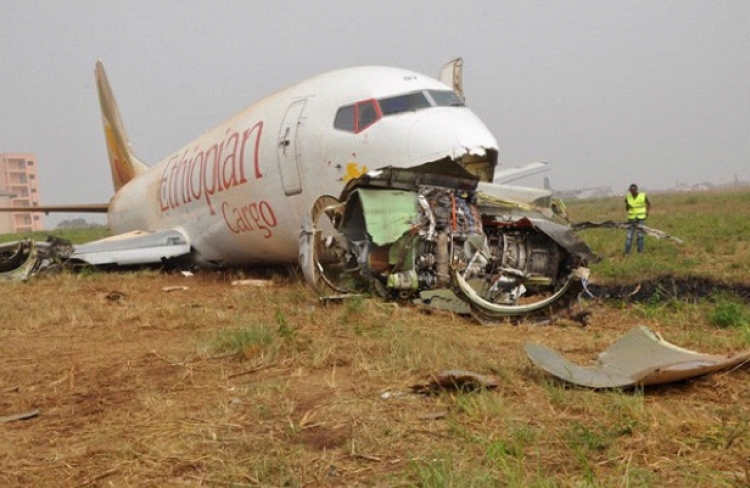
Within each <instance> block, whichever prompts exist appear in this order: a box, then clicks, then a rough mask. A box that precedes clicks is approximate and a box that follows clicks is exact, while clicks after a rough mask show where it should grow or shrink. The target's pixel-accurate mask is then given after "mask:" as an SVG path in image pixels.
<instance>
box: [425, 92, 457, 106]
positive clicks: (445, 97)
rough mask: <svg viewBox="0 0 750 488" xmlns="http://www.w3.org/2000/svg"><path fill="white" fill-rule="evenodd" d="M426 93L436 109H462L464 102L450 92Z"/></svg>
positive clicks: (454, 93)
mask: <svg viewBox="0 0 750 488" xmlns="http://www.w3.org/2000/svg"><path fill="white" fill-rule="evenodd" d="M427 93H428V94H429V95H430V98H432V100H433V101H434V102H435V105H436V106H438V107H463V106H464V101H463V100H461V97H459V96H458V95H456V92H454V91H451V90H428V91H427Z"/></svg>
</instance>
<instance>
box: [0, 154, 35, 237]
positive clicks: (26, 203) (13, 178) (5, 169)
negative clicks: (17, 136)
mask: <svg viewBox="0 0 750 488" xmlns="http://www.w3.org/2000/svg"><path fill="white" fill-rule="evenodd" d="M2 195H5V196H2ZM0 205H2V206H11V207H18V209H19V211H18V212H12V213H8V214H5V215H6V217H3V216H2V215H0V233H2V234H12V233H19V232H30V231H36V230H44V220H43V219H42V215H40V214H39V213H31V212H24V211H23V209H24V208H30V207H38V206H39V180H38V178H37V164H36V156H34V154H31V153H0Z"/></svg>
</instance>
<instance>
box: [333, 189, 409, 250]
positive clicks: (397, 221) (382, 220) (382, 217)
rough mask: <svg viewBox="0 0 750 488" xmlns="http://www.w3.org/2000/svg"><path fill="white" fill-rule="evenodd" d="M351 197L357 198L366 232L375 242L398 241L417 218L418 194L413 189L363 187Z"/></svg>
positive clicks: (378, 243) (376, 243)
mask: <svg viewBox="0 0 750 488" xmlns="http://www.w3.org/2000/svg"><path fill="white" fill-rule="evenodd" d="M351 197H358V198H359V202H360V204H361V205H362V212H363V214H364V217H365V225H366V228H367V232H368V233H369V234H370V238H371V239H372V242H373V244H375V245H378V246H382V245H385V244H390V243H392V242H395V241H397V240H398V239H399V238H400V237H401V236H402V235H403V234H405V233H406V232H408V231H409V229H411V227H412V225H414V222H416V220H417V197H416V195H415V194H414V193H413V192H406V191H401V190H384V191H383V190H368V189H364V188H363V189H360V190H357V191H356V192H354V193H352V195H351ZM345 218H346V216H345Z"/></svg>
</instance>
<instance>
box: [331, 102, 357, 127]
mask: <svg viewBox="0 0 750 488" xmlns="http://www.w3.org/2000/svg"><path fill="white" fill-rule="evenodd" d="M333 126H334V127H335V128H337V129H341V130H346V131H349V132H354V130H355V128H354V105H349V106H347V107H341V108H340V109H339V110H338V112H336V119H335V120H334V122H333Z"/></svg>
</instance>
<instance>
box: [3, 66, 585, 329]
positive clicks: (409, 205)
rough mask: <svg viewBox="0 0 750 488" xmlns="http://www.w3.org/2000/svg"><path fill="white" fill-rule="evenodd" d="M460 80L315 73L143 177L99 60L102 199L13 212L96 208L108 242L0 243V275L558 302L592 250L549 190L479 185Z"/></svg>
mask: <svg viewBox="0 0 750 488" xmlns="http://www.w3.org/2000/svg"><path fill="white" fill-rule="evenodd" d="M461 66H462V62H461V60H460V59H457V60H454V61H452V62H450V63H448V64H446V65H445V66H444V67H443V68H442V70H441V76H440V78H441V79H440V80H438V79H433V78H430V77H427V76H424V75H421V74H419V73H415V72H412V71H407V70H403V69H397V68H386V67H379V66H369V67H357V68H347V69H342V70H338V71H333V72H330V73H325V74H322V75H318V76H316V77H313V78H310V79H307V80H305V81H302V82H300V83H298V84H296V85H293V86H291V87H288V88H286V89H284V90H281V91H279V92H277V93H275V94H273V95H271V96H268V97H266V98H264V99H262V100H260V101H259V102H257V103H255V104H254V105H252V106H250V107H249V108H247V109H245V110H244V111H242V112H240V113H239V114H237V115H235V116H233V117H231V118H230V119H228V120H227V121H226V122H224V123H222V124H220V125H219V126H217V127H215V128H214V129H212V130H210V131H208V132H207V133H206V134H204V135H202V136H201V137H199V138H198V139H196V140H194V141H193V142H191V143H189V144H187V145H186V146H184V147H183V148H182V149H180V150H178V151H176V152H174V153H172V154H171V155H169V156H167V157H166V158H165V159H164V160H162V161H161V162H159V163H158V164H156V165H154V166H147V165H146V164H145V163H143V162H141V161H140V160H139V159H138V158H137V157H136V156H135V155H134V154H133V152H132V151H131V145H130V141H129V140H128V137H127V135H126V133H125V129H124V127H123V123H122V120H121V117H120V114H119V110H118V108H117V104H116V103H115V99H114V96H113V94H112V91H111V88H110V85H109V82H108V80H107V77H106V75H105V73H104V68H103V66H102V64H101V62H99V63H97V65H96V69H95V74H96V82H97V88H98V92H99V100H100V105H101V112H102V121H103V126H104V135H105V142H106V145H107V150H108V154H109V163H110V168H111V173H112V181H113V184H114V188H115V195H114V196H113V198H112V199H111V200H110V202H109V203H107V204H95V205H68V206H42V207H36V208H34V209H24V211H28V210H33V211H43V212H73V211H75V212H81V211H89V212H106V214H107V222H108V226H109V229H110V232H112V233H113V234H114V235H113V236H112V237H109V238H106V239H102V240H100V241H95V242H91V243H87V244H82V245H75V246H72V247H68V246H65V245H63V244H60V243H59V242H51V243H29V242H26V241H24V242H18V243H13V244H6V245H4V246H2V247H0V257H2V258H5V259H0V261H2V263H0V265H2V271H3V273H4V274H5V276H6V277H7V276H11V277H15V278H18V279H24V277H28V276H29V275H30V274H33V273H34V272H35V270H38V269H40V268H42V267H43V266H44V263H49V262H52V261H55V260H57V259H63V260H67V261H70V262H74V263H75V262H78V263H88V264H92V265H140V264H153V263H163V262H177V263H186V264H187V265H195V266H208V267H227V266H251V265H265V264H279V263H289V262H298V261H299V263H300V264H301V266H302V269H303V271H304V275H305V277H306V279H307V281H308V282H309V283H310V284H311V285H313V286H314V287H315V288H316V289H318V290H319V291H321V293H329V292H333V293H344V292H346V293H349V292H354V293H361V292H368V293H376V294H378V295H381V296H384V297H388V298H401V299H404V298H415V297H420V296H421V297H422V298H423V299H424V300H429V298H427V295H426V293H428V292H433V291H435V290H448V291H451V292H452V293H454V294H455V296H457V297H458V298H460V299H461V300H463V301H465V302H466V303H468V304H469V305H470V307H471V309H472V311H473V312H474V313H476V314H478V315H480V316H482V317H490V318H493V317H499V316H506V315H519V314H526V313H532V312H536V311H541V310H546V309H548V308H549V307H551V306H553V305H555V304H557V303H558V302H564V300H563V298H566V297H570V296H572V294H574V293H575V291H576V290H577V289H579V285H580V282H581V280H582V279H583V280H585V278H586V270H585V266H586V264H587V262H588V261H589V260H590V259H591V258H592V254H591V252H590V250H589V249H588V247H587V246H586V245H585V244H584V243H583V242H582V241H580V240H579V239H578V238H577V237H576V236H575V234H573V232H572V230H571V228H570V227H569V226H567V225H565V223H564V222H562V221H557V220H556V219H555V215H554V213H553V212H552V211H551V206H550V193H549V192H548V191H544V190H538V189H533V188H525V187H517V186H509V185H503V184H497V182H496V181H495V182H493V177H494V172H495V166H496V163H497V156H498V147H497V142H496V141H495V138H494V137H493V136H492V134H491V133H490V132H489V130H488V129H487V127H486V126H485V125H484V123H483V122H482V121H481V120H480V119H479V118H478V117H477V116H476V115H475V114H474V113H473V112H472V111H471V110H470V109H469V108H468V107H466V106H465V104H464V97H463V89H462V81H461V80H462V72H461ZM527 170H528V168H527ZM505 176H508V175H504V177H505ZM505 181H510V180H509V179H508V180H505ZM2 210H4V211H18V209H2ZM300 229H302V231H301V233H300ZM31 261H33V262H34V263H35V264H33V265H30V264H29V263H30V262H31Z"/></svg>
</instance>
